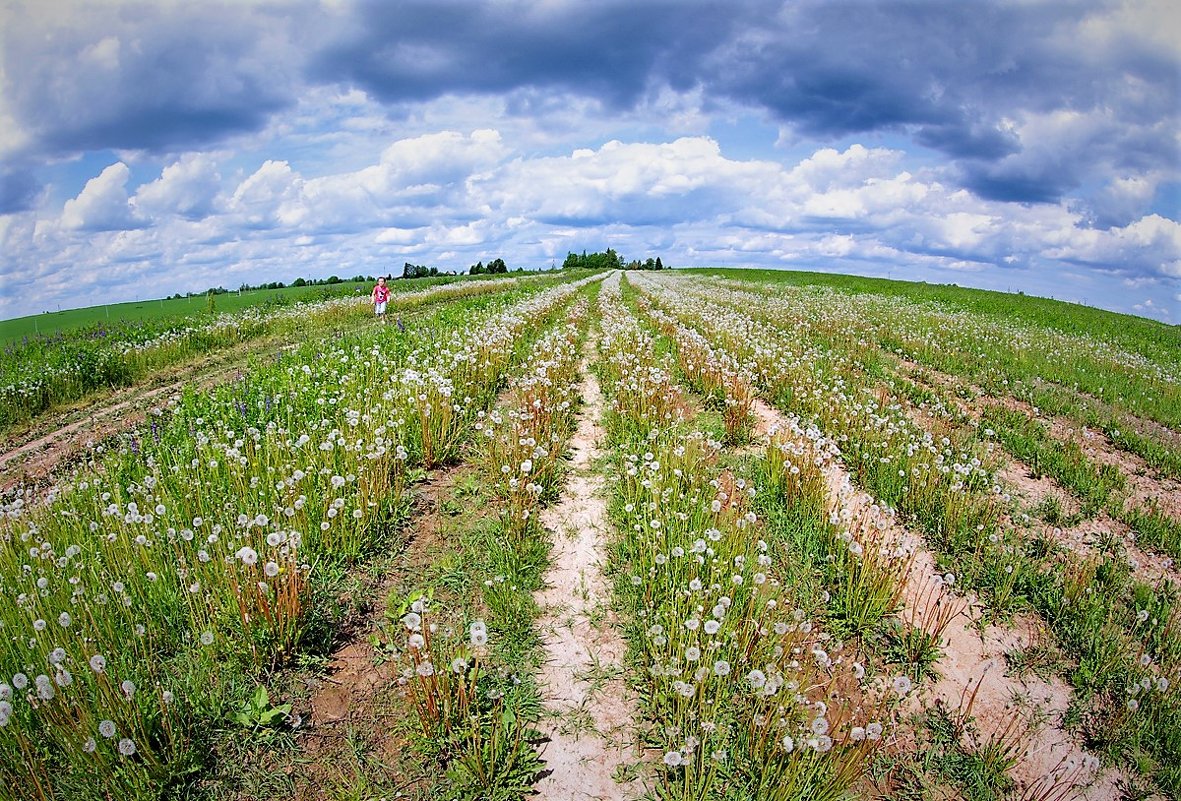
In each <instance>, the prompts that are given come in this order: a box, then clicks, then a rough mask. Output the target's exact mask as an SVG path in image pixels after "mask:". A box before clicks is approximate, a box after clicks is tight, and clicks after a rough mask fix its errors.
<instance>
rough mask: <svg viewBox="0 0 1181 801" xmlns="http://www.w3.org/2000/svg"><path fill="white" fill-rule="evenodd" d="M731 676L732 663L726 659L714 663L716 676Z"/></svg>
mask: <svg viewBox="0 0 1181 801" xmlns="http://www.w3.org/2000/svg"><path fill="white" fill-rule="evenodd" d="M729 674H730V663H729V662H727V661H726V660H725V659H719V660H718V661H717V662H714V675H717V676H728V675H729Z"/></svg>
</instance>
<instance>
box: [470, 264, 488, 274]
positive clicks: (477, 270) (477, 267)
mask: <svg viewBox="0 0 1181 801" xmlns="http://www.w3.org/2000/svg"><path fill="white" fill-rule="evenodd" d="M486 272H488V271H487V270H485V269H484V262H482V261H478V262H476V263H475V264H473V265H472V268H471V269H470V270H468V274H469V275H483V274H484V273H486Z"/></svg>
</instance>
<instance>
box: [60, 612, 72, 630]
mask: <svg viewBox="0 0 1181 801" xmlns="http://www.w3.org/2000/svg"><path fill="white" fill-rule="evenodd" d="M73 622H74V619H73V618H72V617H70V613H69V612H62V613H61V614H60V615H58V616H57V625H59V626H61V627H62V628H63V629H68V628H69V627H70V624H71V623H73Z"/></svg>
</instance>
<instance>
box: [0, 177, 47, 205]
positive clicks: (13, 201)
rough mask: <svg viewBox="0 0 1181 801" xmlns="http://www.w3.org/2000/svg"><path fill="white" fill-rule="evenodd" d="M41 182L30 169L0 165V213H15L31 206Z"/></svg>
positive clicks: (39, 191)
mask: <svg viewBox="0 0 1181 801" xmlns="http://www.w3.org/2000/svg"><path fill="white" fill-rule="evenodd" d="M41 189H42V187H41V183H40V181H38V180H37V178H36V176H35V175H34V174H33V171H32V170H31V169H28V168H25V167H0V214H16V213H18V212H21V211H28V210H29V209H31V208H33V206H34V205H35V203H36V200H37V198H38V196H39V195H40V194H41Z"/></svg>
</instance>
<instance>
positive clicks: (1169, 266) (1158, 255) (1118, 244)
mask: <svg viewBox="0 0 1181 801" xmlns="http://www.w3.org/2000/svg"><path fill="white" fill-rule="evenodd" d="M1046 255H1047V256H1048V257H1050V258H1055V259H1063V260H1066V261H1070V262H1075V263H1079V264H1086V265H1090V266H1094V267H1101V268H1105V269H1114V270H1119V271H1122V272H1127V273H1132V274H1143V275H1148V276H1159V277H1161V278H1166V279H1172V280H1177V279H1181V222H1177V221H1176V220H1170V219H1168V218H1166V217H1161V216H1160V215H1159V214H1151V215H1149V216H1147V217H1143V218H1141V219H1139V220H1136V221H1135V222H1133V223H1130V224H1129V225H1126V226H1123V227H1122V228H1110V229H1107V230H1105V231H1100V230H1095V229H1088V230H1079V231H1074V232H1073V235H1072V236H1070V237H1069V239H1067V240H1066V241H1064V242H1063V244H1062V245H1061V246H1059V247H1053V248H1049V249H1047V251H1046Z"/></svg>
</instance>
